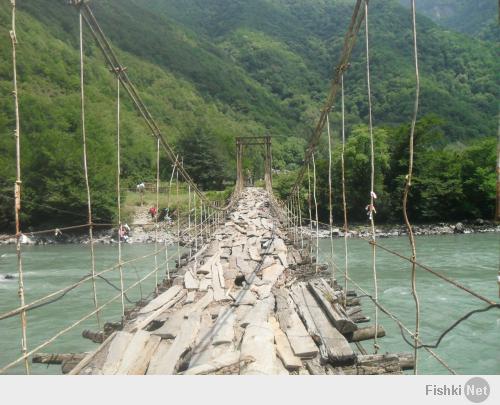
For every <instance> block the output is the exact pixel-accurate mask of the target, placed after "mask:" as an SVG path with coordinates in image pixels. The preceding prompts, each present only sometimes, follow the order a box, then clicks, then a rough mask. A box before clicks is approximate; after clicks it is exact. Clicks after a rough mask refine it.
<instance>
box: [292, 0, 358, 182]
mask: <svg viewBox="0 0 500 405" xmlns="http://www.w3.org/2000/svg"><path fill="white" fill-rule="evenodd" d="M362 1H363V0H356V4H355V6H354V10H353V14H352V17H351V21H350V24H349V27H348V30H347V32H346V34H345V37H344V44H343V48H342V53H341V57H340V61H339V64H338V65H337V68H336V69H335V74H334V77H333V80H332V83H331V86H330V91H329V94H328V96H327V99H326V101H325V104H324V106H323V108H322V110H321V114H320V117H319V120H318V122H317V124H316V126H315V128H314V130H313V132H312V134H311V137H310V139H309V143H308V147H307V149H306V152H305V156H304V163H303V165H302V167H301V169H300V170H299V173H298V175H297V178H296V180H295V183H294V186H293V187H292V189H293V190H296V189H297V188H298V186H299V184H300V183H301V182H302V179H303V178H304V175H305V172H306V168H307V165H308V164H309V163H310V161H311V159H312V154H313V153H314V151H315V150H316V147H317V145H318V143H319V140H320V138H321V135H322V133H323V130H324V127H325V124H326V117H327V115H328V112H329V111H330V110H331V108H332V106H333V104H334V102H335V98H336V96H337V92H338V89H339V86H340V78H341V76H342V74H343V72H344V71H345V70H346V69H347V67H348V65H349V60H350V58H351V53H352V50H353V48H354V45H355V43H356V36H357V34H358V31H359V29H360V26H361V23H362V22H363V19H364V12H363V8H362V7H361V2H362Z"/></svg>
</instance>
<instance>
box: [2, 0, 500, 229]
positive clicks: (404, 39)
mask: <svg viewBox="0 0 500 405" xmlns="http://www.w3.org/2000/svg"><path fill="white" fill-rule="evenodd" d="M352 4H353V2H352V1H350V0H332V1H324V0H253V1H242V0H231V1H230V0H100V1H93V2H91V6H92V8H93V10H94V11H95V15H96V17H97V19H98V20H99V22H100V23H101V25H102V27H103V29H104V31H105V32H106V34H107V35H108V37H109V38H110V40H111V42H112V43H113V46H114V47H115V49H116V50H117V51H118V54H119V56H120V58H121V59H122V60H123V64H124V65H125V66H127V68H128V73H129V76H130V77H131V79H132V80H133V81H134V82H135V83H136V85H137V87H138V89H139V91H140V92H141V94H142V95H143V98H144V100H145V102H146V104H147V105H148V107H149V108H150V110H151V112H152V114H153V116H154V117H155V118H156V119H157V120H158V122H159V123H160V126H161V128H162V130H163V131H164V133H165V135H166V136H167V138H168V139H169V140H170V141H171V142H172V143H173V144H174V146H176V147H177V149H178V151H179V153H181V154H183V155H186V154H189V152H190V150H189V149H190V148H189V145H190V142H189V140H190V139H193V140H196V139H200V138H201V141H200V145H208V146H209V148H208V150H207V159H206V161H205V162H201V163H200V166H199V167H198V169H199V170H200V173H201V172H203V173H204V177H207V176H206V174H207V173H211V174H212V175H211V176H210V177H211V182H210V184H222V181H223V180H226V181H231V180H232V179H233V173H234V156H233V155H234V137H235V136H242V135H262V134H265V133H269V134H270V135H272V136H275V137H276V138H275V141H274V144H273V159H274V166H275V167H276V168H279V169H283V168H288V169H294V167H296V166H297V165H298V164H300V162H301V159H302V153H303V148H304V145H305V143H306V141H305V139H306V138H307V136H308V134H309V131H310V130H311V127H312V124H313V122H314V121H315V120H316V119H317V116H318V111H319V108H320V107H321V105H322V102H323V99H324V97H325V95H326V91H327V89H328V85H329V80H330V78H331V72H332V68H333V66H334V65H335V63H336V60H337V59H338V56H339V53H340V48H341V45H342V41H343V34H344V32H345V29H346V27H347V24H348V22H349V18H350V15H351V12H352ZM18 7H19V13H18V29H17V31H18V32H17V35H18V40H19V47H18V52H19V55H18V69H19V80H20V103H21V115H22V133H23V138H22V139H23V144H22V153H23V181H24V190H25V194H24V197H25V200H26V201H29V202H30V203H29V204H25V205H24V207H23V213H24V218H23V219H24V223H25V224H26V225H34V226H35V225H36V226H40V225H41V224H42V223H44V222H50V223H58V224H59V223H61V222H64V223H75V222H82V215H83V216H84V215H85V214H84V213H85V191H84V187H83V178H82V162H81V134H80V118H79V99H78V97H79V78H78V69H79V66H78V63H79V61H78V42H77V38H78V19H77V12H76V10H75V9H74V8H73V7H70V6H68V5H66V4H65V2H64V1H63V0H60V1H59V0H58V1H53V0H37V1H36V2H33V1H21V2H19V5H18ZM371 8H372V11H371V18H370V24H371V33H370V35H371V46H372V80H373V101H374V121H375V124H376V125H377V126H379V127H387V128H393V129H394V128H397V127H398V126H399V125H401V124H405V123H407V122H408V120H409V118H410V112H411V105H412V102H413V100H412V97H413V91H414V78H413V70H412V54H411V46H410V44H411V32H410V19H409V13H408V10H407V9H405V8H404V7H402V6H400V5H399V4H398V1H397V0H390V1H384V2H373V5H372V7H371ZM418 24H419V47H420V58H421V70H422V72H421V73H422V102H421V116H426V115H429V114H433V115H434V116H437V117H439V131H440V133H442V134H443V136H444V138H443V140H442V141H440V145H441V146H440V147H444V146H446V144H447V143H449V142H450V141H451V142H455V143H456V142H458V141H459V142H462V143H469V142H470V141H471V140H473V139H476V138H483V137H488V136H491V135H494V134H495V133H496V114H497V103H496V100H497V99H498V93H499V92H498V81H497V80H496V77H495V68H496V66H497V65H498V60H497V58H496V56H495V49H494V46H493V45H492V44H491V43H487V42H483V41H478V40H476V39H474V38H471V37H468V36H465V35H462V34H459V33H455V32H450V31H445V30H443V29H442V28H440V27H439V26H438V25H436V24H435V23H433V22H431V21H430V20H429V19H427V18H425V17H421V18H419V21H418ZM9 26H10V2H9V1H7V0H0V38H1V40H0V56H1V58H0V173H1V175H0V229H4V228H7V227H9V225H11V224H12V201H11V200H10V199H9V196H10V195H11V194H12V184H13V180H14V160H13V156H14V153H13V151H14V140H13V137H12V136H11V134H12V128H13V102H12V97H11V90H12V83H11V48H10V38H9V34H8V29H9V28H8V27H9ZM86 46H87V48H86V61H85V62H86V67H87V68H86V92H87V103H88V106H87V112H88V114H87V115H88V116H87V120H88V137H89V149H90V153H89V156H90V174H91V186H92V189H93V192H94V196H93V197H94V201H95V210H96V215H97V217H99V218H102V219H103V220H106V221H107V220H110V219H112V217H113V215H114V211H115V210H114V206H115V201H116V197H115V195H114V193H115V191H114V190H115V186H114V182H115V175H116V162H115V153H114V152H115V148H116V145H115V126H116V124H115V102H116V101H115V92H116V83H115V80H114V79H113V77H112V75H111V74H110V73H109V72H108V71H107V69H106V66H105V63H104V60H103V58H102V57H101V55H100V52H99V51H98V49H97V48H96V47H95V46H94V45H93V42H92V39H91V37H90V36H89V35H88V33H86ZM364 75H365V72H364V54H363V44H362V41H359V42H358V45H357V47H356V49H355V50H354V53H353V62H352V67H351V69H350V70H349V71H348V73H347V75H346V106H347V111H348V117H347V118H348V119H347V121H348V126H349V132H350V131H351V128H353V129H355V128H356V127H357V125H359V124H361V123H365V122H366V120H367V104H366V90H365V77H364ZM123 109H124V112H123V114H122V116H123V118H122V121H123V122H122V126H123V130H122V133H123V137H124V139H123V146H122V153H123V178H124V185H125V186H133V185H134V184H135V182H137V181H141V180H152V179H153V178H154V171H153V168H154V157H153V156H154V142H152V140H151V138H150V136H149V134H148V131H147V130H146V127H145V126H144V125H143V124H142V122H141V121H140V119H139V118H138V117H137V115H136V113H135V112H134V111H133V109H132V106H131V105H130V103H128V101H125V102H124V106H123ZM334 118H338V115H336V114H334ZM181 139H182V140H183V142H180V140H181ZM186 140H187V141H186ZM432 147H433V148H435V147H436V145H435V144H433V145H432ZM249 153H250V156H249V159H248V160H247V161H246V162H245V164H246V165H248V166H249V167H251V168H253V170H254V172H255V174H256V177H258V176H259V175H260V172H259V170H261V168H262V164H261V163H262V158H261V156H260V154H259V152H258V151H257V150H255V151H249ZM209 162H217V165H216V166H217V168H218V169H220V171H215V169H214V165H212V166H210V163H209ZM162 170H163V178H167V177H168V172H169V167H168V166H167V165H166V164H163V165H162ZM214 176H215V177H218V178H215V177H214ZM198 180H202V178H201V177H200V179H198ZM202 181H203V180H202ZM207 187H209V184H208V183H207ZM48 206H49V207H52V208H57V209H60V210H64V211H69V212H70V214H68V213H63V212H61V211H56V210H53V209H51V208H48Z"/></svg>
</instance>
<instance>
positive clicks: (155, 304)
mask: <svg viewBox="0 0 500 405" xmlns="http://www.w3.org/2000/svg"><path fill="white" fill-rule="evenodd" d="M181 290H182V287H180V286H178V285H174V286H172V287H170V288H169V289H168V290H167V291H165V292H164V293H163V294H160V295H158V297H156V298H155V299H153V300H151V302H150V303H149V304H148V305H146V306H145V307H143V308H141V309H140V311H139V313H140V314H147V313H149V312H153V311H155V310H156V309H158V308H160V307H162V306H163V305H165V304H167V303H168V302H169V301H171V300H172V299H173V298H174V297H175V296H176V295H177V294H178V293H179V292H180V291H181Z"/></svg>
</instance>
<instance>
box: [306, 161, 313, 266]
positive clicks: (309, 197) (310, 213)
mask: <svg viewBox="0 0 500 405" xmlns="http://www.w3.org/2000/svg"><path fill="white" fill-rule="evenodd" d="M309 166H310V164H309V163H308V164H307V204H308V208H309V258H310V259H311V260H312V252H313V251H312V249H313V241H312V238H313V229H312V202H311V198H312V197H311V170H310V167H309Z"/></svg>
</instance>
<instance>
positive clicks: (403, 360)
mask: <svg viewBox="0 0 500 405" xmlns="http://www.w3.org/2000/svg"><path fill="white" fill-rule="evenodd" d="M395 355H396V356H398V359H399V365H400V366H401V369H402V370H413V369H414V368H415V356H414V355H413V353H395Z"/></svg>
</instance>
